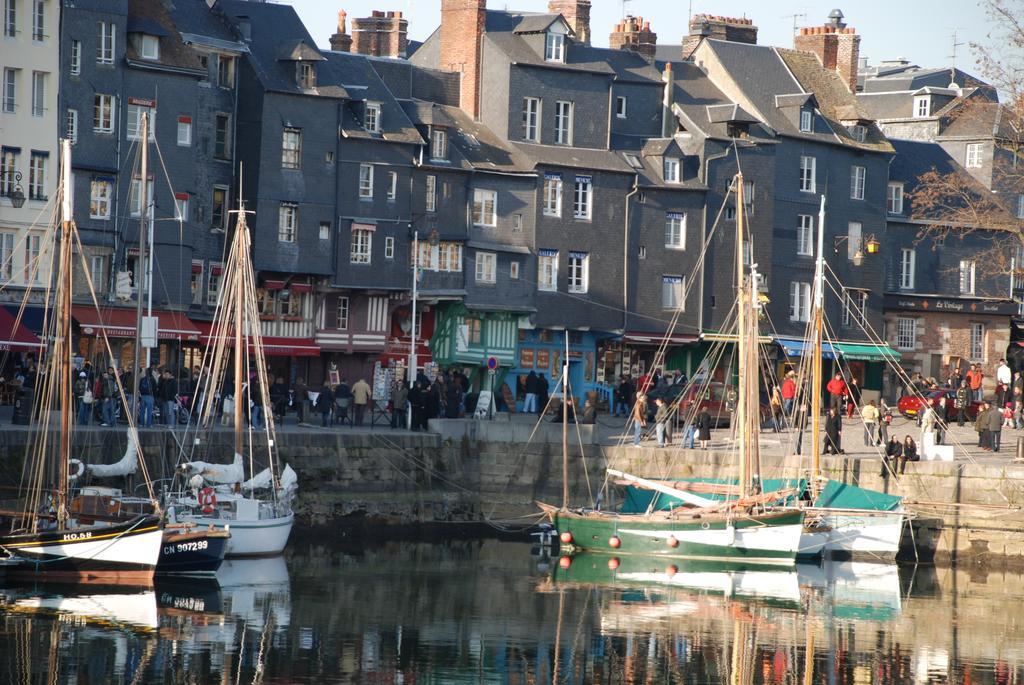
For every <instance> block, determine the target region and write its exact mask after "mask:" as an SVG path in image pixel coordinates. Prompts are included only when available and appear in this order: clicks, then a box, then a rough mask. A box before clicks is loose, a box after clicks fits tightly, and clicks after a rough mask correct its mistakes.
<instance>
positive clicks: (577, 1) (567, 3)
mask: <svg viewBox="0 0 1024 685" xmlns="http://www.w3.org/2000/svg"><path fill="white" fill-rule="evenodd" d="M548 12H551V13H552V14H561V15H562V16H563V17H565V21H566V22H568V23H569V26H570V27H571V28H572V32H573V33H574V34H576V42H577V43H581V44H583V45H590V0H550V2H548Z"/></svg>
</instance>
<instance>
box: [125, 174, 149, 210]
mask: <svg viewBox="0 0 1024 685" xmlns="http://www.w3.org/2000/svg"><path fill="white" fill-rule="evenodd" d="M140 181H141V179H138V178H133V179H132V183H131V186H130V187H129V189H128V213H129V214H131V215H132V216H142V202H143V198H142V194H141V193H140V189H141V186H142V183H141V182H140ZM146 193H147V196H148V198H149V200H150V202H152V200H153V181H152V180H150V181H149V182H148V183H146ZM146 208H147V209H148V208H149V204H147V205H146Z"/></svg>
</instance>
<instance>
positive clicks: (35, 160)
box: [28, 150, 49, 200]
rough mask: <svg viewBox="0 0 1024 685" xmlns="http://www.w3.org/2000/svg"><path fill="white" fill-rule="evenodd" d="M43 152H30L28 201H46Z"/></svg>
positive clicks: (44, 156)
mask: <svg viewBox="0 0 1024 685" xmlns="http://www.w3.org/2000/svg"><path fill="white" fill-rule="evenodd" d="M47 157H49V155H48V154H47V153H45V152H37V151H36V150H33V151H32V155H31V156H30V157H29V165H28V197H29V199H30V200H45V199H46V159H47Z"/></svg>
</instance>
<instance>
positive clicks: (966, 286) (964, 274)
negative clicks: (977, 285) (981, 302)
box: [960, 259, 974, 295]
mask: <svg viewBox="0 0 1024 685" xmlns="http://www.w3.org/2000/svg"><path fill="white" fill-rule="evenodd" d="M960 294H961V295H973V294H974V260H973V259H961V260H960Z"/></svg>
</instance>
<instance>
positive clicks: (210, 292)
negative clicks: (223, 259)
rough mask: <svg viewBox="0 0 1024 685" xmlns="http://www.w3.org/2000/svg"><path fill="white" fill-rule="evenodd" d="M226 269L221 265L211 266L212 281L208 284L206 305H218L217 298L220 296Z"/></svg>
mask: <svg viewBox="0 0 1024 685" xmlns="http://www.w3.org/2000/svg"><path fill="white" fill-rule="evenodd" d="M223 270H224V267H223V266H221V265H220V264H216V265H215V264H211V265H210V280H208V281H207V282H206V304H207V306H209V307H213V306H215V305H216V304H217V296H218V295H219V294H220V282H221V276H222V272H223Z"/></svg>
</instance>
